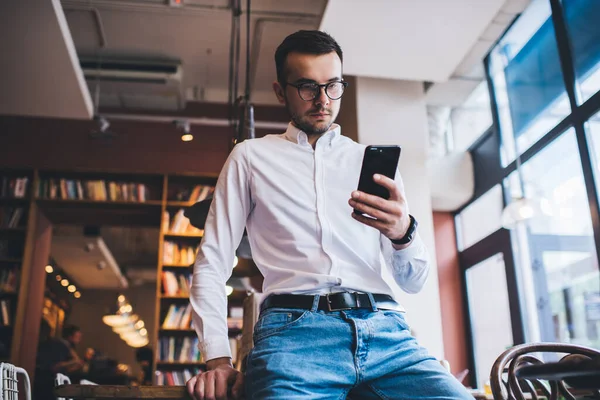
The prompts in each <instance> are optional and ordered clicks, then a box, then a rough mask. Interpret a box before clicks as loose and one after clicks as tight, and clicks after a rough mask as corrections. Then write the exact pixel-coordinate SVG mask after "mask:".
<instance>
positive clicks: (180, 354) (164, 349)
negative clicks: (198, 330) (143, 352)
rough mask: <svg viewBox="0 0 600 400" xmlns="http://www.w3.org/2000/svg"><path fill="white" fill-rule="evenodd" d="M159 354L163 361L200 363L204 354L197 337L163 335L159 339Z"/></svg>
mask: <svg viewBox="0 0 600 400" xmlns="http://www.w3.org/2000/svg"><path fill="white" fill-rule="evenodd" d="M158 356H159V360H160V361H161V362H170V363H200V362H202V354H201V353H200V350H199V349H198V338H197V337H191V336H186V337H175V336H163V337H161V338H160V339H159V340H158Z"/></svg>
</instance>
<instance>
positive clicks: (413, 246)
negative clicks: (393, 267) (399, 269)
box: [390, 233, 423, 260]
mask: <svg viewBox="0 0 600 400" xmlns="http://www.w3.org/2000/svg"><path fill="white" fill-rule="evenodd" d="M390 243H391V242H390ZM392 249H393V253H392V255H393V257H394V258H396V257H400V258H402V259H403V260H406V259H411V258H415V257H417V256H419V255H420V254H421V252H422V251H423V241H422V240H421V236H419V234H418V233H417V234H416V235H415V238H414V239H413V241H412V242H410V244H409V245H408V247H405V248H403V249H400V250H396V249H394V247H393V246H392Z"/></svg>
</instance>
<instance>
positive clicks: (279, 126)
mask: <svg viewBox="0 0 600 400" xmlns="http://www.w3.org/2000/svg"><path fill="white" fill-rule="evenodd" d="M102 116H104V117H106V118H108V119H110V120H123V121H141V122H164V123H169V124H170V123H172V122H173V121H176V120H186V121H189V123H190V124H193V125H204V126H223V127H229V126H231V125H230V122H229V120H227V119H221V118H207V117H196V118H194V117H182V116H177V117H173V116H168V115H145V114H105V113H102ZM254 126H255V127H256V128H259V129H273V130H277V131H284V130H286V129H287V127H288V123H287V122H269V121H255V122H254Z"/></svg>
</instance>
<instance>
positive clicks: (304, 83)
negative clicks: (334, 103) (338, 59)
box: [285, 80, 348, 101]
mask: <svg viewBox="0 0 600 400" xmlns="http://www.w3.org/2000/svg"><path fill="white" fill-rule="evenodd" d="M333 83H341V84H342V86H343V87H344V90H343V91H342V94H341V95H340V97H337V98H335V99H334V98H332V97H331V96H330V95H329V93H327V87H328V86H329V85H331V84H333ZM306 84H310V85H315V86H317V87H318V88H319V91H318V92H316V94H315V97H313V98H312V99H308V100H305V99H304V98H303V97H302V95H301V94H300V86H301V85H306ZM285 85H286V86H287V85H289V86H292V87H294V88H296V90H297V91H298V97H300V99H302V101H313V100H314V99H316V98H317V97H319V93H321V89H324V91H325V96H327V97H328V98H329V99H330V100H339V99H341V98H342V96H343V95H344V93H345V92H346V88H347V87H348V82H346V81H344V80H341V81H331V82H327V83H316V82H302V83H291V82H285Z"/></svg>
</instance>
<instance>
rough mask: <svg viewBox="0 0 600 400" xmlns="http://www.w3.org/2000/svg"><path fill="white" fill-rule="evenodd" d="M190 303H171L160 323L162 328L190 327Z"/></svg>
mask: <svg viewBox="0 0 600 400" xmlns="http://www.w3.org/2000/svg"><path fill="white" fill-rule="evenodd" d="M192 325H193V324H192V305H191V304H189V303H188V304H187V305H181V304H171V305H170V306H169V310H168V311H167V315H165V319H164V320H163V323H162V325H161V326H162V329H191V328H192Z"/></svg>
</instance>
